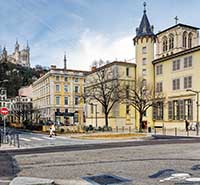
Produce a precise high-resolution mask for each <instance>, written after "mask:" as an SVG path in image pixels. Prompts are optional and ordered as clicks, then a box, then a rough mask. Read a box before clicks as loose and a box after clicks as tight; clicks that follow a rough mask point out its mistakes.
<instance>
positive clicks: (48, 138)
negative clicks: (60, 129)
mask: <svg viewBox="0 0 200 185" xmlns="http://www.w3.org/2000/svg"><path fill="white" fill-rule="evenodd" d="M43 138H45V139H50V140H52V139H56V138H55V137H47V136H43Z"/></svg>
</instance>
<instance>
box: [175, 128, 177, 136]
mask: <svg viewBox="0 0 200 185" xmlns="http://www.w3.org/2000/svg"><path fill="white" fill-rule="evenodd" d="M175 136H177V128H175Z"/></svg>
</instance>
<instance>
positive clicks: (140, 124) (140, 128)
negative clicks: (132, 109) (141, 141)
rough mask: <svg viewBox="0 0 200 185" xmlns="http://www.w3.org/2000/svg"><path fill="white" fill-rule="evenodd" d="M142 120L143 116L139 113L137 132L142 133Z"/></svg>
mask: <svg viewBox="0 0 200 185" xmlns="http://www.w3.org/2000/svg"><path fill="white" fill-rule="evenodd" d="M142 118H143V114H142V113H141V112H140V120H139V132H142Z"/></svg>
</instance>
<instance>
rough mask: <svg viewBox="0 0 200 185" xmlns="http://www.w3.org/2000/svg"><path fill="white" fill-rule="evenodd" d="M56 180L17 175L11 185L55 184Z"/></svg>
mask: <svg viewBox="0 0 200 185" xmlns="http://www.w3.org/2000/svg"><path fill="white" fill-rule="evenodd" d="M54 184H55V182H54V180H51V179H43V178H34V177H16V178H14V179H13V180H12V181H11V182H10V184H9V185H54Z"/></svg>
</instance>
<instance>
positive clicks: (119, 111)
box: [85, 61, 136, 129]
mask: <svg viewBox="0 0 200 185" xmlns="http://www.w3.org/2000/svg"><path fill="white" fill-rule="evenodd" d="M135 67H136V65H135V64H134V63H128V62H119V61H114V62H111V63H108V64H106V65H104V66H102V67H99V68H97V69H96V68H95V69H93V70H92V71H91V73H89V74H88V75H87V77H86V84H85V90H86V91H87V89H89V88H90V87H92V86H95V85H96V84H95V83H98V82H96V80H95V79H96V78H97V75H99V74H100V72H101V71H103V70H104V71H105V70H107V72H105V76H107V75H109V77H108V79H107V78H106V77H105V83H107V84H109V83H113V82H112V81H114V80H115V79H116V78H118V80H119V81H120V83H121V85H124V84H125V85H126V84H129V83H131V84H132V83H133V82H134V81H135V76H136V71H135ZM101 82H104V81H103V80H102V81H101ZM102 92H103V91H102ZM110 94H111V93H110ZM86 110H87V111H86V125H87V126H88V125H92V126H94V127H97V128H98V127H103V126H105V114H104V110H103V106H102V104H100V103H99V102H98V101H95V100H93V101H91V102H87V104H86ZM108 118H109V120H108V121H109V124H108V126H109V127H112V128H116V127H118V128H120V129H122V127H124V129H129V128H135V110H134V109H133V108H132V107H131V106H128V105H126V104H122V103H116V104H114V106H113V108H112V109H111V111H110V113H109V116H108Z"/></svg>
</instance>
